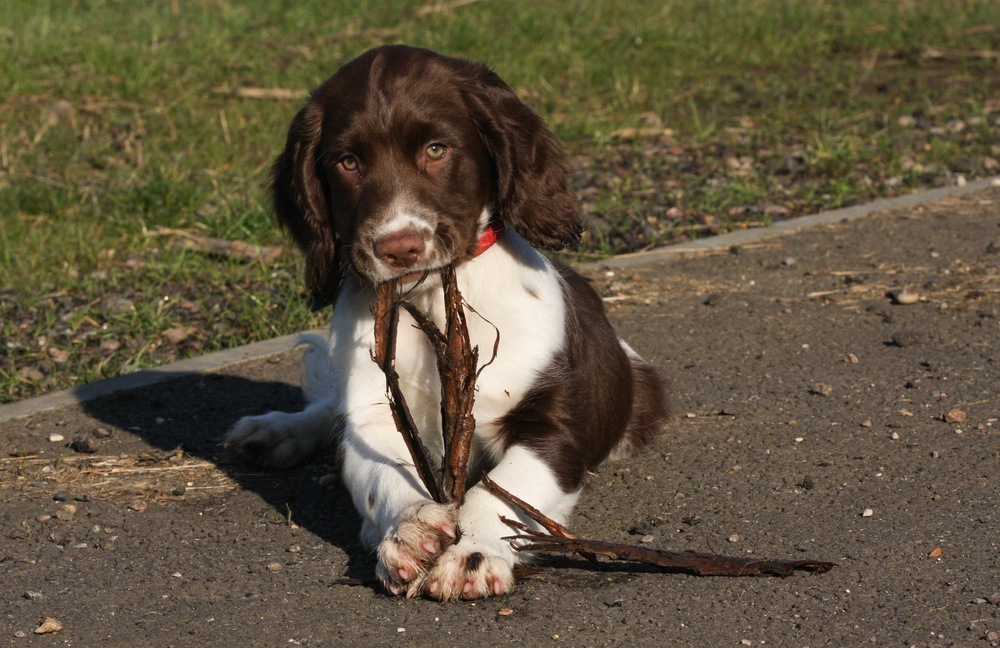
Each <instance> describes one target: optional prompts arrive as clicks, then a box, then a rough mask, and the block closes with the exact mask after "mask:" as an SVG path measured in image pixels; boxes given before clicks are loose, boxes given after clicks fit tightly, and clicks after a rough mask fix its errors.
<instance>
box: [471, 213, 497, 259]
mask: <svg viewBox="0 0 1000 648" xmlns="http://www.w3.org/2000/svg"><path fill="white" fill-rule="evenodd" d="M503 230H504V224H503V221H502V220H495V221H491V222H490V224H489V225H487V226H486V231H485V232H483V233H482V235H481V236H480V237H479V242H478V243H477V244H476V251H475V252H473V253H472V256H474V257H477V256H479V255H480V254H482V253H483V252H485V251H486V250H488V249H490V247H492V246H493V244H494V243H496V242H497V239H499V238H500V234H501V233H502V232H503Z"/></svg>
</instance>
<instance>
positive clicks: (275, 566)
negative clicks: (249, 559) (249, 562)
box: [267, 562, 284, 572]
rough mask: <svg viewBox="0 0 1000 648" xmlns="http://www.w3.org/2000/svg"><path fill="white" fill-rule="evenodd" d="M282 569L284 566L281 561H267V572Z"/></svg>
mask: <svg viewBox="0 0 1000 648" xmlns="http://www.w3.org/2000/svg"><path fill="white" fill-rule="evenodd" d="M282 569H284V566H283V565H282V564H281V563H276V562H273V563H267V571H269V572H277V571H281V570H282Z"/></svg>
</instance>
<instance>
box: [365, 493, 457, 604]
mask: <svg viewBox="0 0 1000 648" xmlns="http://www.w3.org/2000/svg"><path fill="white" fill-rule="evenodd" d="M457 517H458V516H457V511H456V509H455V507H454V506H451V505H447V504H437V503H435V502H421V503H418V504H415V505H413V506H411V507H410V508H409V509H407V510H406V511H403V513H402V515H400V516H399V520H400V521H399V523H398V524H397V525H396V528H395V529H394V530H393V531H391V532H390V533H389V534H388V536H387V537H386V538H385V539H384V540H382V542H380V543H379V546H378V565H377V566H376V567H375V574H376V575H377V576H378V579H379V580H380V581H381V582H382V584H383V585H384V586H385V588H386V589H387V590H389V592H391V593H392V594H402V593H403V592H407V594H408V595H409V590H410V589H412V587H413V585H414V584H415V583H420V582H422V580H423V578H424V576H425V575H426V573H427V566H428V565H429V564H430V563H431V562H432V561H433V560H434V559H435V558H436V557H437V556H438V555H440V554H441V552H442V551H444V550H445V549H446V548H447V547H448V546H450V545H451V544H452V543H453V542H455V536H456V535H457V529H458V527H457V521H456V520H457Z"/></svg>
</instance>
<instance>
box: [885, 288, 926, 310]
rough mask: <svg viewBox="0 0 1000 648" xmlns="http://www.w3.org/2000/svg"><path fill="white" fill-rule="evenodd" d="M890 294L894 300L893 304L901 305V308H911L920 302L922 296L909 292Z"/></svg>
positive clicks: (902, 291)
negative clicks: (911, 305) (910, 306)
mask: <svg viewBox="0 0 1000 648" xmlns="http://www.w3.org/2000/svg"><path fill="white" fill-rule="evenodd" d="M888 294H889V298H890V299H892V303H894V304H899V305H900V306H909V305H910V304H916V303H917V302H919V301H920V295H918V294H917V293H912V292H910V291H908V290H890V291H889V293H888Z"/></svg>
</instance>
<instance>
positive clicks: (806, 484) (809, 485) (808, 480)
mask: <svg viewBox="0 0 1000 648" xmlns="http://www.w3.org/2000/svg"><path fill="white" fill-rule="evenodd" d="M800 485H801V486H802V488H804V489H806V490H812V489H813V488H815V487H816V484H815V483H814V482H813V478H812V477H810V476H809V475H806V476H805V477H803V478H802V483H801V484H800Z"/></svg>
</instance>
